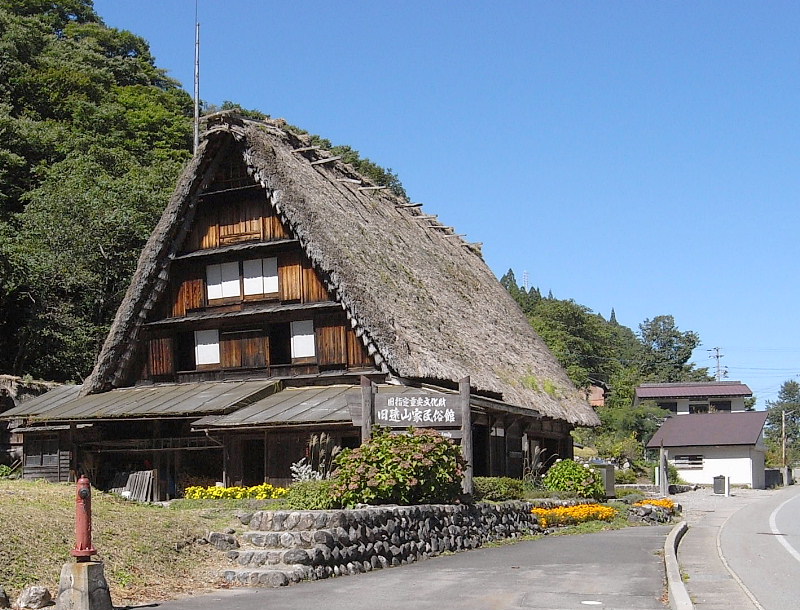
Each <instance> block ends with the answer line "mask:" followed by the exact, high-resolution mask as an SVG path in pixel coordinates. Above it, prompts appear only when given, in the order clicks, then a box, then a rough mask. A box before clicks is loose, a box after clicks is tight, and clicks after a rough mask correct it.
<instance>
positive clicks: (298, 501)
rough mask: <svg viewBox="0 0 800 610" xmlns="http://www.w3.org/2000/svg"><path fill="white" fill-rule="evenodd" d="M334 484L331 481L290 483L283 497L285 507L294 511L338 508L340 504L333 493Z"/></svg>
mask: <svg viewBox="0 0 800 610" xmlns="http://www.w3.org/2000/svg"><path fill="white" fill-rule="evenodd" d="M334 484H335V482H334V481H333V480H331V479H323V480H320V481H298V482H296V483H292V484H291V485H290V486H289V491H288V493H287V494H286V497H285V502H286V507H287V508H291V509H295V510H329V509H331V508H339V507H340V504H339V503H338V502H337V499H336V497H335V496H334V493H333V486H334Z"/></svg>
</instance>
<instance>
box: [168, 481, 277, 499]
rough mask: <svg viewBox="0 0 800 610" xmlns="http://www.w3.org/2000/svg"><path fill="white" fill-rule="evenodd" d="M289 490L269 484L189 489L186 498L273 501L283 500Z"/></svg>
mask: <svg viewBox="0 0 800 610" xmlns="http://www.w3.org/2000/svg"><path fill="white" fill-rule="evenodd" d="M287 492H288V490H287V489H286V488H284V487H275V486H274V485H270V484H269V483H262V484H261V485H255V486H253V487H217V486H211V487H198V486H193V487H187V488H186V490H185V491H184V494H183V495H184V497H185V498H186V499H188V500H208V499H211V500H219V499H224V498H236V499H243V498H252V499H254V500H272V499H275V498H283V497H284V496H285V495H286V493H287Z"/></svg>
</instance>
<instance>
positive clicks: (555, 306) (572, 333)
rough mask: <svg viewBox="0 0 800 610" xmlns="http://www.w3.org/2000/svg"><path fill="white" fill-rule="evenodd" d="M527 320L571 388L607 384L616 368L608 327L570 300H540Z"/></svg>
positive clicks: (599, 318)
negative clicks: (569, 381) (563, 369)
mask: <svg viewBox="0 0 800 610" xmlns="http://www.w3.org/2000/svg"><path fill="white" fill-rule="evenodd" d="M529 320H530V323H531V325H532V326H533V328H534V329H535V330H536V332H537V333H539V335H540V336H541V337H542V339H543V340H544V342H545V343H546V344H547V346H548V347H549V348H550V350H551V351H552V352H553V354H554V355H555V357H556V358H558V360H559V362H561V364H562V366H564V368H565V369H566V370H567V375H569V377H570V379H572V381H573V382H574V383H575V385H577V386H579V387H585V386H588V385H589V384H590V382H591V381H592V380H596V381H604V382H607V381H608V380H609V379H610V377H611V375H612V374H613V372H614V371H615V370H616V368H617V367H618V362H617V361H616V358H615V357H614V355H613V341H612V336H611V332H610V329H609V326H608V324H607V322H606V321H605V320H603V318H602V317H601V316H599V315H597V314H595V313H593V312H592V310H591V309H589V308H588V307H584V306H583V305H578V304H577V303H576V302H575V301H571V300H570V301H562V300H559V299H542V300H540V301H539V302H538V303H537V305H536V307H535V308H534V310H533V312H532V313H531V314H530V315H529Z"/></svg>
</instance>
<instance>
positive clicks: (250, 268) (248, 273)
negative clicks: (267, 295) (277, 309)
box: [242, 258, 264, 294]
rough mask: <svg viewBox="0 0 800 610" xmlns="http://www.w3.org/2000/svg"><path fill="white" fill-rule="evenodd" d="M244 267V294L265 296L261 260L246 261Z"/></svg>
mask: <svg viewBox="0 0 800 610" xmlns="http://www.w3.org/2000/svg"><path fill="white" fill-rule="evenodd" d="M242 267H243V271H244V293H245V294H264V274H263V271H262V265H261V259H260V258H255V259H252V260H249V261H244V263H243V265H242Z"/></svg>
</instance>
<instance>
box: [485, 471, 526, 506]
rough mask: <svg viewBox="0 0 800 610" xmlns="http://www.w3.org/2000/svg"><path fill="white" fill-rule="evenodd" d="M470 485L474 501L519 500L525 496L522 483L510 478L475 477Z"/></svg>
mask: <svg viewBox="0 0 800 610" xmlns="http://www.w3.org/2000/svg"><path fill="white" fill-rule="evenodd" d="M472 484H473V495H474V496H475V499H476V500H489V501H492V502H500V501H502V500H521V499H522V498H523V497H524V495H525V494H524V491H525V489H524V482H523V481H521V480H520V479H512V478H511V477H475V478H473V479H472Z"/></svg>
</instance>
